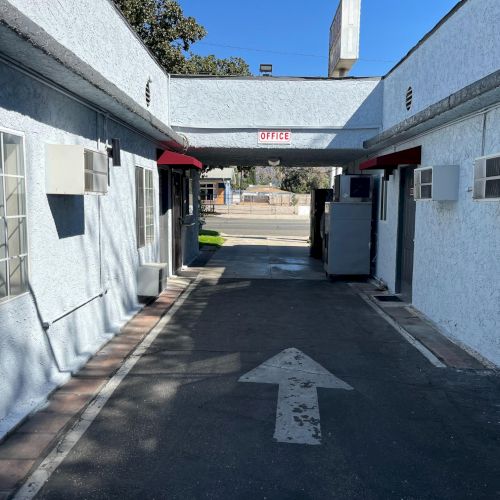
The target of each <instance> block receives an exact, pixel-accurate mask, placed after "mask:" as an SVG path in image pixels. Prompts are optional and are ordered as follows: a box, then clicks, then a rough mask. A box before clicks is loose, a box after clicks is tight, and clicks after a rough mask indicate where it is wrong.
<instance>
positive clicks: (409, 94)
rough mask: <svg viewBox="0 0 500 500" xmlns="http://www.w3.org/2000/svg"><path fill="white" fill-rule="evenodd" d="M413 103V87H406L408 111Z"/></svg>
mask: <svg viewBox="0 0 500 500" xmlns="http://www.w3.org/2000/svg"><path fill="white" fill-rule="evenodd" d="M412 104H413V89H412V88H411V87H408V90H407V91H406V110H407V111H410V109H411V105H412Z"/></svg>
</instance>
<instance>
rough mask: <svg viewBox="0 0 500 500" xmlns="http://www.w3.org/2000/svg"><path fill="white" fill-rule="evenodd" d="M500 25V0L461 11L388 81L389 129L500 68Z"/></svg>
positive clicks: (479, 0) (475, 2)
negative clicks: (409, 96) (410, 100)
mask: <svg viewBox="0 0 500 500" xmlns="http://www.w3.org/2000/svg"><path fill="white" fill-rule="evenodd" d="M499 25H500V3H499V2H498V0H469V1H468V2H467V3H466V4H465V5H464V6H463V7H462V8H461V9H459V10H458V11H457V12H456V13H455V14H454V15H453V16H452V17H451V18H450V19H448V20H447V22H445V23H444V24H443V25H442V26H441V27H440V28H439V29H438V30H437V31H436V32H435V33H434V34H433V35H432V36H431V37H430V38H428V39H427V40H426V41H425V42H424V43H423V44H422V45H421V46H420V47H418V48H417V49H416V50H415V52H414V53H413V54H412V55H411V56H410V57H409V58H408V59H406V60H405V61H404V62H403V63H402V64H401V65H400V66H398V67H397V68H396V69H395V70H394V71H393V72H392V73H391V74H389V75H388V76H387V77H386V78H385V79H384V116H383V122H384V129H387V128H389V127H391V126H393V125H395V124H397V123H398V122H401V121H402V120H404V119H405V118H408V117H409V116H412V115H414V114H415V113H418V112H419V111H422V110H423V109H425V108H427V107H428V106H430V105H431V104H433V103H435V102H437V101H440V100H441V99H444V98H446V97H448V96H449V95H450V94H452V93H454V92H457V91H458V90H460V89H462V88H463V87H465V86H467V85H469V84H471V83H473V82H475V81H477V80H480V79H481V78H483V77H485V76H487V75H489V74H490V73H493V72H494V71H496V70H498V54H500V37H499V36H498V26H499ZM409 86H411V87H412V88H413V106H412V108H411V110H410V111H407V110H406V107H405V98H406V91H407V89H408V87H409Z"/></svg>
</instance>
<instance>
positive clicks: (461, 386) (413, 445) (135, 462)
mask: <svg viewBox="0 0 500 500" xmlns="http://www.w3.org/2000/svg"><path fill="white" fill-rule="evenodd" d="M307 255H308V251H307V247H306V243H305V241H304V240H300V239H299V238H285V237H283V238H276V239H272V238H264V237H263V238H260V239H259V238H254V239H252V238H247V237H242V238H230V239H229V241H228V244H227V246H225V247H223V248H222V249H221V250H220V251H219V252H217V253H216V254H215V255H214V256H213V258H212V259H211V260H210V261H209V262H208V264H207V265H206V267H205V268H204V269H203V270H202V272H201V274H200V277H199V278H198V279H197V280H196V282H195V283H194V284H193V285H192V286H191V287H190V288H189V289H188V291H187V292H185V295H184V302H183V304H182V307H179V308H178V309H177V311H176V312H175V314H174V315H173V316H172V318H171V320H170V321H169V322H168V324H166V325H165V326H164V328H163V330H162V331H161V332H160V334H159V335H158V336H157V337H156V339H155V340H154V341H153V342H152V344H151V345H150V346H149V347H148V349H146V351H145V353H144V354H143V355H142V357H140V359H139V360H138V361H137V363H136V364H135V365H134V366H133V368H132V369H131V370H130V371H129V373H128V375H127V376H126V377H125V378H124V380H123V381H122V382H121V383H120V385H118V387H117V388H116V390H115V391H114V393H113V394H112V395H111V397H110V398H109V400H108V401H107V404H106V405H105V406H104V407H103V408H102V410H101V411H100V413H99V414H98V415H97V417H96V418H95V420H93V422H92V423H91V424H90V426H89V428H88V429H87V431H86V432H85V433H84V434H83V436H82V437H81V439H79V440H78V441H77V442H76V444H74V446H73V447H72V448H70V451H69V453H68V454H67V456H66V457H65V459H64V460H63V461H62V463H61V464H60V465H59V466H58V467H57V468H56V470H55V472H54V473H53V474H52V475H51V476H50V478H49V479H48V481H47V483H46V484H45V486H44V487H43V488H42V489H41V490H40V491H39V493H38V496H37V498H43V499H71V498H89V499H90V498H92V499H109V498H120V499H124V498H148V499H149V498H151V499H311V500H312V499H323V498H324V499H454V500H455V499H462V498H464V499H466V498H470V499H483V498H484V499H493V498H500V380H499V378H498V375H496V374H495V372H493V371H491V370H455V369H451V368H437V367H435V366H433V365H432V364H431V363H430V362H429V360H428V359H426V358H425V357H424V356H423V355H422V354H421V353H420V352H419V351H418V350H417V349H415V347H414V346H413V345H411V344H410V343H408V342H407V341H406V340H405V339H404V338H403V337H402V336H401V335H400V334H399V333H398V332H397V331H396V330H395V329H394V328H393V327H392V326H391V325H390V324H389V323H387V322H386V321H385V320H384V318H382V317H381V316H380V315H378V314H377V312H376V311H375V310H374V309H373V308H371V307H369V305H367V304H366V302H365V301H363V300H362V299H361V298H360V297H359V295H358V294H357V293H356V291H355V289H353V288H352V287H350V286H348V285H347V284H345V283H342V282H336V283H333V282H330V281H328V280H326V279H325V278H324V274H323V272H322V269H321V266H320V264H319V263H318V262H316V261H312V260H310V259H309V258H308V256H307ZM266 362H267V364H266ZM259 367H260V368H259ZM256 369H258V370H256ZM287 370H288V372H289V373H290V376H288V375H286V373H288V372H287ZM284 373H285V376H283V374H284ZM266 377H268V378H266ZM297 380H298V382H297V383H296V381H297ZM286 384H291V385H290V386H291V387H292V389H290V388H289V387H288V386H286ZM342 384H343V385H342ZM316 387H317V389H316V392H315V388H316ZM289 389H290V390H291V392H290V391H289ZM348 389H349V390H348ZM287 391H288V392H287ZM316 394H317V406H315V405H316V403H315V401H314V398H315V395H316ZM301 398H304V400H303V402H301V401H302V400H301ZM289 410H290V411H289ZM315 412H317V413H318V416H317V418H316V417H315V418H314V419H313V418H311V415H313V414H314V413H315ZM306 413H311V415H306ZM277 418H278V422H280V421H281V422H283V421H285V424H284V427H283V428H278V427H279V426H278V424H277ZM287 418H289V419H290V421H289V422H288V421H287ZM287 422H288V423H287ZM310 428H311V429H313V432H312V434H308V435H307V436H306V437H305V438H304V433H306V434H307V431H308V429H310ZM283 435H284V436H285V438H283V439H282V436H283ZM280 436H281V437H280ZM301 436H302V437H301ZM301 439H302V440H303V441H306V443H301V442H300V441H301ZM287 440H288V442H287ZM62 448H64V446H62Z"/></svg>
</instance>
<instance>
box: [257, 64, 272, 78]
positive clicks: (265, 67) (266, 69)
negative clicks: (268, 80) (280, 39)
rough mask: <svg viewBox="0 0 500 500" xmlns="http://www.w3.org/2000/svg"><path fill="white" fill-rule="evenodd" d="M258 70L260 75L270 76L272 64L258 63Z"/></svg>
mask: <svg viewBox="0 0 500 500" xmlns="http://www.w3.org/2000/svg"><path fill="white" fill-rule="evenodd" d="M260 72H261V74H262V76H271V74H272V72H273V65H272V64H261V65H260Z"/></svg>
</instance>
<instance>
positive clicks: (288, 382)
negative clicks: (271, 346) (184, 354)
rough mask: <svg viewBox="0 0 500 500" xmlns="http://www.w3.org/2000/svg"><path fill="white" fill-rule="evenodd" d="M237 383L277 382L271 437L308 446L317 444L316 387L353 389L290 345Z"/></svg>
mask: <svg viewBox="0 0 500 500" xmlns="http://www.w3.org/2000/svg"><path fill="white" fill-rule="evenodd" d="M239 382H254V383H256V384H278V385H279V392H278V407H277V409H276V428H275V431H274V439H276V441H279V442H281V443H298V444H311V445H317V444H321V427H320V418H319V405H318V391H317V387H324V388H327V389H345V390H347V391H351V390H352V389H353V388H352V387H351V386H350V385H349V384H346V383H345V382H344V381H342V380H340V379H339V378H337V377H336V376H335V375H332V374H331V373H330V372H329V371H328V370H325V369H324V368H323V367H322V366H321V365H320V364H318V363H316V361H314V360H312V359H311V358H310V357H309V356H306V355H305V354H304V353H303V352H301V351H299V350H298V349H295V348H293V347H292V348H290V349H285V350H284V351H282V352H280V353H279V354H278V355H276V356H274V357H273V358H271V359H268V360H267V361H265V362H264V363H262V364H261V365H260V366H258V367H257V368H255V369H254V370H252V371H250V372H248V373H247V374H245V375H243V376H242V377H240V379H239Z"/></svg>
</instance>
